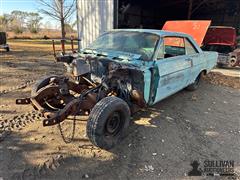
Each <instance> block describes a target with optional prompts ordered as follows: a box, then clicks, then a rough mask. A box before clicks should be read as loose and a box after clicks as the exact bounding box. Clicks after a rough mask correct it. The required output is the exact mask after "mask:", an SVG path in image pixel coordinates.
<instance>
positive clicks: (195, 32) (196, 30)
mask: <svg viewBox="0 0 240 180" xmlns="http://www.w3.org/2000/svg"><path fill="white" fill-rule="evenodd" d="M210 24H211V21H210V20H200V21H197V20H196V21H195V20H184V21H166V22H165V24H164V26H163V28H162V30H165V31H172V32H181V33H186V34H189V35H190V36H192V37H193V39H194V40H195V41H196V42H197V44H198V45H199V46H201V45H202V43H203V39H204V37H205V35H206V33H207V30H208V28H209V26H210Z"/></svg>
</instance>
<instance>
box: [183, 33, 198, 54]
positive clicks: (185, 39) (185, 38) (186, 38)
mask: <svg viewBox="0 0 240 180" xmlns="http://www.w3.org/2000/svg"><path fill="white" fill-rule="evenodd" d="M186 41H188V42H189V44H190V45H191V46H192V47H193V49H194V50H195V51H196V53H194V54H188V52H187V48H186ZM184 46H185V52H186V55H189V56H191V55H196V54H199V51H198V49H197V48H196V47H195V46H194V44H193V43H192V41H191V40H190V39H189V38H188V37H184Z"/></svg>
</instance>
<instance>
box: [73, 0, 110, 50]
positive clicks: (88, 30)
mask: <svg viewBox="0 0 240 180" xmlns="http://www.w3.org/2000/svg"><path fill="white" fill-rule="evenodd" d="M77 19H78V36H79V39H81V42H80V48H82V47H86V46H87V45H89V44H90V43H91V42H93V40H95V39H96V38H97V37H98V36H99V35H100V34H102V33H103V32H105V31H108V30H110V29H113V28H114V0H78V1H77Z"/></svg>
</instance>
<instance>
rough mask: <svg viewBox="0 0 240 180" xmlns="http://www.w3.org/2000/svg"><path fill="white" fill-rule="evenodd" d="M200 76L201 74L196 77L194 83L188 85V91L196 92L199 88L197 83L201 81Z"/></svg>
mask: <svg viewBox="0 0 240 180" xmlns="http://www.w3.org/2000/svg"><path fill="white" fill-rule="evenodd" d="M201 76H202V73H200V74H199V75H198V77H197V78H196V79H195V81H194V83H192V84H190V85H189V86H188V87H187V88H186V89H187V90H188V91H195V90H197V88H198V86H199V82H200V80H201Z"/></svg>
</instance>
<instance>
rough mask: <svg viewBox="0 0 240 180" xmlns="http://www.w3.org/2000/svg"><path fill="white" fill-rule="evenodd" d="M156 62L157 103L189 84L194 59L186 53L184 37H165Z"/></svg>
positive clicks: (155, 101)
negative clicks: (157, 80) (157, 76)
mask: <svg viewBox="0 0 240 180" xmlns="http://www.w3.org/2000/svg"><path fill="white" fill-rule="evenodd" d="M155 64H156V66H157V67H158V71H159V72H158V73H159V82H158V87H157V90H156V96H155V100H154V103H157V102H158V101H160V100H162V99H164V98H165V97H167V96H170V95H172V94H173V93H175V92H177V91H179V90H181V89H183V88H184V87H186V86H187V84H188V81H189V79H188V76H189V75H190V72H191V66H192V59H190V58H189V57H188V56H187V55H186V49H185V43H184V38H183V37H164V38H163V40H162V44H161V46H160V49H159V51H158V55H157V60H156V63H155Z"/></svg>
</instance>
